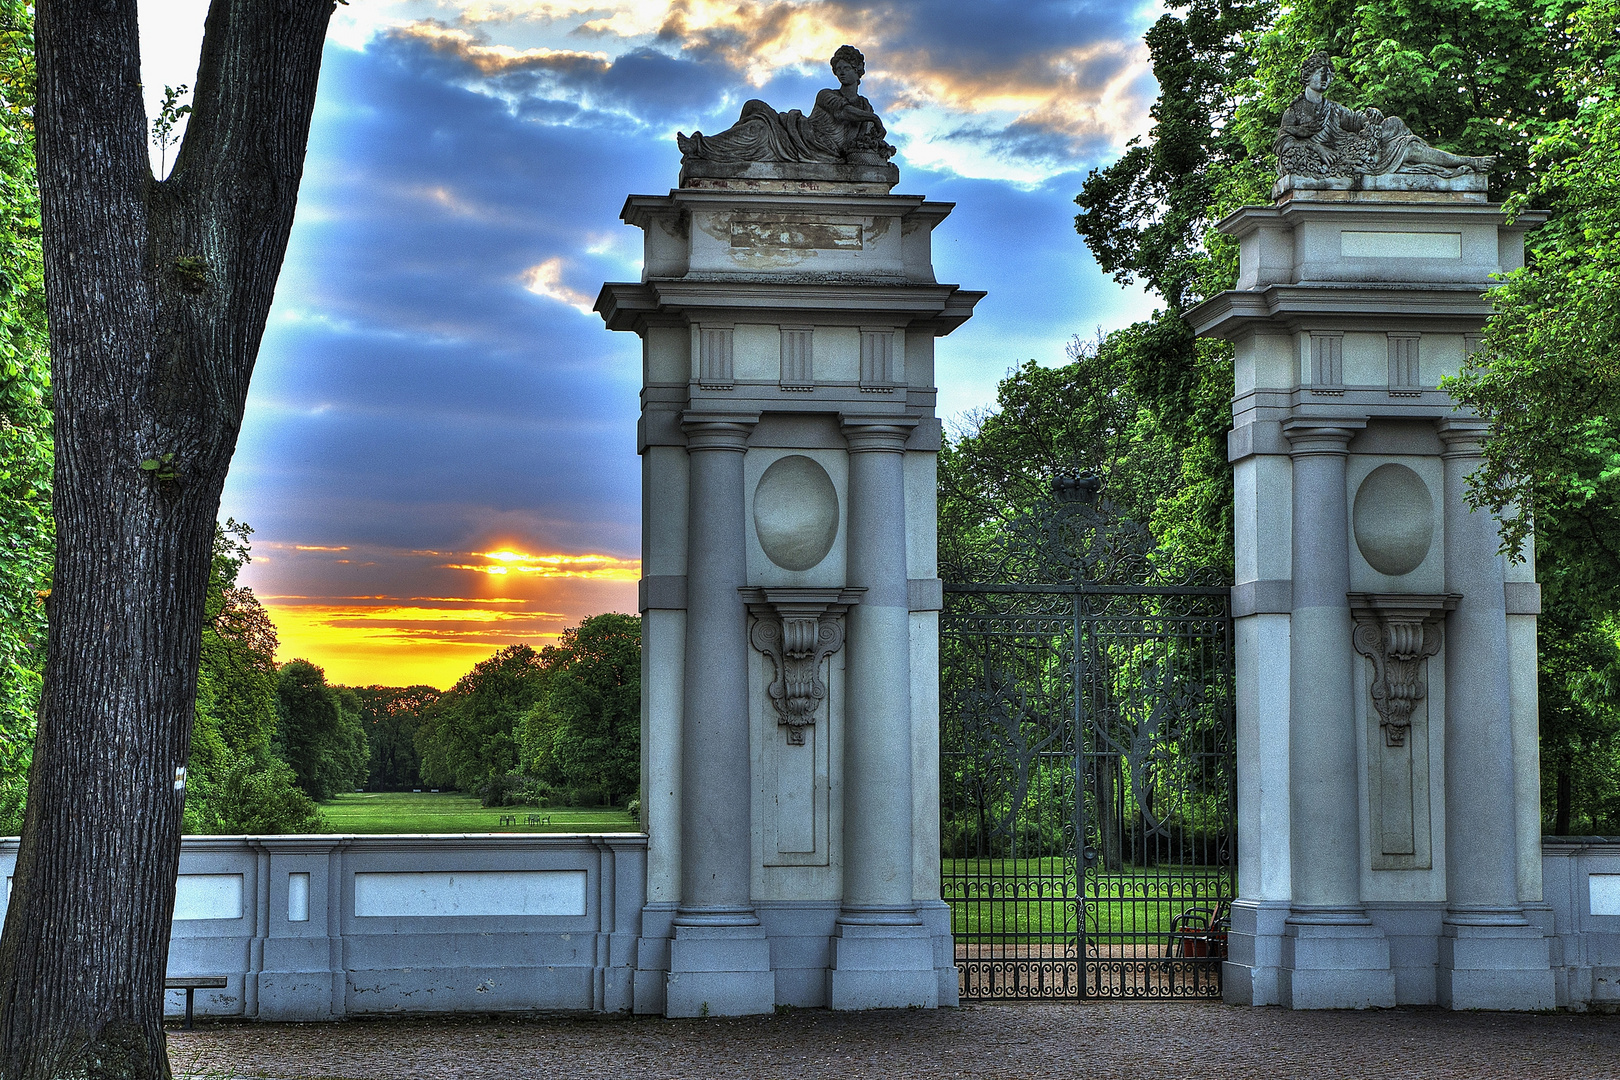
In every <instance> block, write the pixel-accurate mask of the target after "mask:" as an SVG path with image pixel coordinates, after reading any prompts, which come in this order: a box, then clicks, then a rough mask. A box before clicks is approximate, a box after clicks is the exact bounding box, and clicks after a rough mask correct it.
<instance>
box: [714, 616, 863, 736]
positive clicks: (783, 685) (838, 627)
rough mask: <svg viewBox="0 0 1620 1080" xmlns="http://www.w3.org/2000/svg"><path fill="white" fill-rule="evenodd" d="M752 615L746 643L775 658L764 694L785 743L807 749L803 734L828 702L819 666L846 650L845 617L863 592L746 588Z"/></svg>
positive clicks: (772, 658)
mask: <svg viewBox="0 0 1620 1080" xmlns="http://www.w3.org/2000/svg"><path fill="white" fill-rule="evenodd" d="M741 592H742V594H743V599H744V601H746V602H747V604H748V611H749V613H750V614H751V615H752V616H753V618H754V621H753V626H752V627H751V628H750V629H749V632H748V642H749V644H750V645H752V646H753V647H754V648H756V649H758V650H759V651H760V652H762V653H764V654H765V655H766V656H768V657H770V658H771V663H772V664H773V665H775V678H774V679H772V680H771V684H770V686H769V687H768V688H767V689H766V694H767V695H768V696H769V697H770V699H771V705H772V706H773V707H774V708H775V710H776V716H777V724H778V725H779V726H781V727H784V728H786V729H787V741H788V742H789V743H790V744H792V745H794V746H803V745H804V729H805V728H807V727H809V726H810V725H812V724H814V723H815V722H816V715H817V714H818V713H819V712H820V711H821V706H822V703H823V702H824V701H826V700H827V684H826V683H825V682H824V681H823V680H822V678H821V664H822V661H824V660H826V659H827V658H828V657H829V656H831V655H832V654H833V653H836V652H837V651H838V650H839V649H841V648H843V647H844V613H845V612H846V611H848V610H849V608H850V606H851V605H852V604H855V603H857V602H858V601H859V599H860V594H861V593H862V592H865V590H864V589H802V588H799V589H787V588H784V589H743V590H741Z"/></svg>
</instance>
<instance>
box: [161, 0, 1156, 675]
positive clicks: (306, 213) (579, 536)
mask: <svg viewBox="0 0 1620 1080" xmlns="http://www.w3.org/2000/svg"><path fill="white" fill-rule="evenodd" d="M141 8H142V19H143V34H142V49H143V61H144V63H143V72H144V74H143V79H144V82H145V85H146V91H147V97H148V100H149V102H155V101H156V100H157V98H158V97H159V96H160V95H161V93H162V87H163V86H164V85H165V84H177V83H183V82H190V81H191V78H192V77H193V74H194V72H195V66H196V48H197V41H198V40H199V36H200V32H201V19H202V14H203V12H204V11H205V10H206V3H199V2H197V0H169V2H167V3H152V2H144V3H142V5H141ZM1158 14H1159V10H1158V8H1157V7H1156V6H1154V5H1153V4H1147V5H1142V4H1136V3H1113V2H1107V0H1070V2H1063V3H1058V2H1050V0H1024V2H1005V0H978V2H967V0H937V2H913V3H902V2H897V0H896V2H890V3H856V2H845V0H601V2H592V0H454V2H452V0H404V2H398V0H396V2H382V0H353V3H352V4H351V5H350V6H347V7H340V8H339V9H338V13H337V15H336V16H335V17H334V22H333V31H332V35H331V38H330V40H329V43H328V46H327V49H326V57H325V63H324V67H323V70H322V73H321V86H320V95H319V98H318V101H317V105H316V111H315V121H314V128H313V132H312V136H311V143H310V150H309V157H308V161H307V164H306V171H305V176H304V185H303V190H302V193H301V195H300V201H299V210H298V216H297V219H296V222H295V224H294V227H293V234H292V241H291V245H290V247H289V250H288V253H287V260H286V264H285V266H284V268H283V270H282V274H281V281H280V286H279V288H278V290H277V294H276V302H275V305H274V307H273V309H272V311H271V315H270V321H269V326H268V328H267V332H266V335H265V339H264V346H263V349H262V351H261V353H260V356H259V362H258V368H257V372H256V374H255V376H254V381H253V389H252V392H251V394H250V396H249V400H248V410H247V417H246V421H245V424H244V428H243V432H242V437H241V441H240V444H239V446H238V449H237V455H236V459H235V463H234V465H233V467H232V471H231V476H230V480H229V482H228V483H227V486H226V491H225V499H224V506H223V507H222V509H221V516H222V517H224V516H226V515H230V516H234V517H236V518H238V519H240V520H246V521H247V522H249V523H251V524H252V526H253V527H254V529H255V530H256V535H255V538H254V539H255V548H254V550H255V561H254V563H253V565H252V566H250V567H249V568H248V570H247V572H246V574H245V580H246V582H247V583H248V584H250V585H252V586H253V588H254V589H255V591H256V592H257V593H258V594H259V596H260V597H261V599H263V600H264V601H265V603H266V605H267V606H268V607H269V608H270V609H271V612H272V615H273V616H274V618H275V620H276V623H277V625H278V628H279V629H280V631H281V638H282V650H281V658H282V659H284V660H285V659H290V658H292V657H293V656H305V657H307V658H309V659H311V660H313V661H315V662H316V663H319V664H323V665H324V666H326V668H327V669H328V674H329V676H330V677H332V678H333V679H334V680H335V681H342V682H350V683H368V682H378V681H381V682H393V683H404V682H427V683H432V684H435V685H441V686H442V685H447V684H448V683H449V682H450V681H453V679H454V678H455V677H456V675H458V674H459V673H461V672H463V671H465V670H466V669H467V668H469V667H470V666H471V665H472V663H474V662H475V661H476V660H478V659H481V658H482V657H483V656H485V655H488V653H490V652H491V651H493V650H494V649H495V648H498V647H500V646H501V645H504V644H508V643H511V642H514V641H527V642H529V643H531V644H534V645H536V646H539V645H542V644H545V643H547V642H549V641H551V640H553V639H554V636H555V635H556V634H557V633H558V632H560V630H561V629H562V628H563V627H564V626H566V625H572V624H575V623H577V622H578V621H579V619H580V618H581V617H582V616H584V615H588V614H592V613H594V612H597V611H605V610H634V604H635V599H634V596H635V586H634V582H635V578H636V577H637V576H638V573H639V570H638V562H637V560H638V559H639V550H638V542H639V529H640V526H639V491H638V487H639V479H638V478H639V464H638V461H637V459H636V456H635V417H636V409H637V390H638V388H639V345H638V343H637V341H636V340H635V338H634V337H633V336H631V335H623V334H613V333H609V332H608V331H607V330H605V329H604V328H603V327H602V324H601V321H600V319H599V318H598V317H597V316H595V315H594V314H592V313H591V312H590V305H591V302H592V300H594V298H595V296H596V293H597V291H598V289H599V288H600V286H601V283H602V282H603V281H606V280H634V279H636V278H637V277H638V276H639V274H640V249H639V244H640V235H641V234H640V233H639V231H638V230H635V229H632V228H630V227H628V226H625V225H623V224H622V223H621V222H620V221H619V220H618V212H619V209H620V207H621V206H622V205H623V202H624V199H625V196H626V195H628V194H631V193H658V192H663V191H666V190H668V189H669V188H670V187H671V186H673V184H674V183H675V178H676V174H677V172H678V169H679V152H678V151H677V149H676V147H675V142H674V133H675V131H676V130H678V129H679V130H685V131H691V130H692V129H694V128H701V129H702V130H705V131H715V130H719V129H722V128H724V127H726V126H728V125H729V124H730V123H731V122H732V121H733V120H734V119H735V118H736V114H737V110H738V108H739V107H740V106H741V104H742V102H743V101H744V100H746V99H748V98H754V97H758V98H763V99H765V100H766V101H768V102H770V103H771V104H772V105H773V106H774V107H776V108H778V109H789V108H802V109H805V110H806V111H808V109H809V107H810V105H811V103H812V102H813V99H814V95H815V92H816V90H817V89H819V88H820V87H822V86H825V85H828V84H829V83H830V75H829V74H828V71H827V63H826V58H827V57H828V56H830V55H831V54H832V51H833V49H835V48H836V47H837V46H838V45H841V44H844V43H845V42H850V43H853V44H855V45H857V46H859V47H860V48H862V49H863V50H864V51H865V52H866V55H867V80H866V82H865V83H864V84H863V92H864V93H865V94H866V95H867V96H868V97H869V98H870V99H871V100H872V101H873V103H874V105H875V106H876V107H877V108H878V110H879V111H880V113H881V114H882V115H883V116H884V118H885V122H886V123H887V125H888V127H889V130H890V140H891V141H892V142H894V143H895V144H896V145H897V146H898V147H899V150H900V152H899V155H898V156H897V158H896V159H895V160H896V163H897V164H898V165H899V166H900V177H901V179H900V185H899V187H898V188H897V189H896V190H897V191H899V192H905V193H915V194H922V195H926V196H928V197H929V198H932V199H939V200H948V201H954V202H955V203H956V204H957V208H956V211H955V213H954V214H953V215H952V216H951V218H950V219H949V220H948V221H947V222H946V223H945V224H944V225H942V226H941V227H940V228H939V230H938V231H937V232H936V233H935V268H936V271H937V273H938V275H939V277H940V279H941V280H943V281H954V282H959V283H961V284H962V285H963V286H964V287H966V288H971V289H987V290H989V296H988V297H986V299H985V300H984V301H983V302H982V303H980V305H979V307H978V313H977V315H976V316H975V318H974V319H973V320H972V321H971V322H969V323H968V324H967V325H966V326H965V327H963V328H962V329H961V330H959V331H957V332H956V333H955V334H954V335H952V336H951V337H949V338H946V339H943V340H942V341H941V342H940V343H939V349H938V382H939V388H940V408H941V412H942V414H944V415H945V416H946V417H947V418H949V417H950V416H951V415H954V414H960V413H962V412H963V411H965V410H969V409H972V408H975V407H979V406H983V405H985V404H987V403H988V402H990V401H991V400H992V399H993V398H994V394H995V386H996V382H997V380H998V379H999V378H1000V377H1001V376H1002V375H1004V374H1005V372H1006V371H1007V369H1008V368H1009V367H1011V366H1012V365H1014V364H1017V363H1019V362H1021V361H1023V360H1026V359H1035V360H1037V361H1039V362H1041V363H1049V364H1055V363H1061V362H1062V361H1063V345H1064V343H1065V342H1066V341H1067V340H1068V338H1069V337H1070V336H1071V335H1073V334H1076V333H1078V334H1083V335H1088V336H1089V335H1090V334H1091V333H1092V332H1093V331H1094V330H1095V329H1096V328H1097V327H1099V326H1101V327H1103V328H1105V329H1109V328H1113V327H1117V326H1121V325H1124V324H1126V323H1129V322H1131V321H1133V320H1134V319H1137V318H1141V317H1143V316H1144V315H1146V314H1147V313H1148V311H1149V310H1151V306H1152V305H1151V302H1150V301H1149V300H1148V299H1147V298H1146V297H1144V296H1143V295H1142V294H1141V293H1140V292H1137V291H1134V290H1122V289H1120V288H1119V287H1118V286H1116V285H1115V284H1114V283H1113V282H1112V281H1110V280H1109V279H1107V278H1106V277H1104V276H1103V275H1102V274H1101V273H1100V272H1099V271H1098V270H1097V268H1096V265H1095V263H1094V262H1093V261H1092V259H1091V257H1090V255H1089V253H1088V252H1087V251H1086V248H1085V245H1084V244H1083V242H1082V241H1081V240H1080V238H1079V236H1078V235H1077V234H1076V233H1075V232H1074V229H1073V225H1072V218H1073V214H1074V211H1075V207H1074V205H1073V202H1072V200H1073V198H1074V195H1075V194H1076V193H1077V192H1078V191H1079V188H1080V184H1081V182H1082V181H1083V179H1084V177H1085V175H1086V172H1087V171H1088V170H1089V169H1091V168H1092V167H1094V166H1097V165H1102V164H1107V163H1108V162H1110V161H1112V160H1113V159H1114V158H1115V157H1117V156H1118V154H1119V153H1120V152H1121V151H1122V149H1123V147H1124V144H1125V143H1126V141H1127V140H1129V139H1130V138H1131V137H1133V136H1135V135H1137V134H1139V133H1141V132H1142V131H1144V130H1145V128H1146V126H1147V123H1148V118H1147V109H1148V107H1149V106H1150V105H1151V103H1152V100H1153V96H1154V93H1155V87H1154V84H1153V81H1152V77H1151V74H1150V73H1149V71H1148V68H1147V57H1146V51H1145V49H1144V47H1143V46H1142V44H1141V34H1142V32H1143V30H1145V29H1146V27H1147V26H1148V25H1149V23H1150V22H1151V21H1152V20H1153V19H1154V18H1156V17H1157V16H1158Z"/></svg>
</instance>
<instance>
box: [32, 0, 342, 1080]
mask: <svg viewBox="0 0 1620 1080" xmlns="http://www.w3.org/2000/svg"><path fill="white" fill-rule="evenodd" d="M331 11H332V8H331V0H213V3H212V5H211V7H210V9H209V12H208V21H207V28H206V32H205V35H204V40H203V49H202V60H201V65H200V68H199V70H198V74H197V81H196V92H195V95H194V99H193V112H192V115H191V118H190V122H189V125H188V130H187V133H186V138H185V142H184V144H183V146H182V148H181V150H180V153H179V156H178V158H177V160H176V162H175V167H174V171H173V173H172V174H171V175H170V177H169V178H168V179H167V180H166V181H162V182H159V181H157V180H155V179H154V178H153V176H152V173H151V168H150V164H149V158H148V155H147V149H146V131H147V128H146V119H147V118H146V115H145V110H144V108H143V105H142V100H141V90H140V60H139V34H138V29H137V23H136V7H135V3H134V0H40V2H39V5H38V15H37V43H38V44H37V48H38V52H37V56H38V71H39V95H38V106H37V109H38V111H37V130H38V161H39V180H40V191H41V198H42V204H43V215H44V247H45V285H46V297H47V309H48V314H49V319H50V343H51V360H52V380H53V390H54V409H55V420H56V432H55V438H56V466H55V493H54V502H53V506H54V511H55V516H56V530H57V554H56V569H55V576H54V579H53V581H52V589H51V595H50V600H49V614H50V630H49V636H48V643H47V659H46V674H45V686H44V693H43V698H42V703H41V708H40V723H39V735H38V738H37V741H36V744H35V750H34V763H33V771H32V773H31V774H30V778H29V795H28V810H27V815H26V817H25V820H24V824H23V834H22V844H21V848H20V850H19V852H18V858H17V868H16V871H15V877H14V881H13V889H12V894H11V901H10V907H9V909H8V911H7V913H6V921H5V930H4V934H3V936H0V1076H3V1077H4V1078H6V1080H56V1078H59V1077H142V1078H145V1077H168V1076H169V1065H168V1057H167V1052H166V1049H165V1045H164V1037H163V1030H162V999H163V978H164V971H165V966H166V960H167V955H168V946H169V926H170V918H171V914H172V912H173V906H174V891H175V873H176V870H177V868H178V865H179V854H180V829H181V809H182V806H183V802H184V794H183V791H181V790H180V789H179V783H178V781H177V777H176V770H177V769H178V768H179V767H180V766H182V765H184V764H185V761H186V758H187V753H188V750H189V744H190V740H191V724H192V715H193V709H194V706H195V701H196V684H197V665H198V654H199V645H200V640H201V633H202V620H203V603H204V594H205V589H206V585H207V577H208V568H209V560H210V554H211V551H212V547H213V538H214V523H215V519H216V517H217V515H218V511H219V497H220V490H221V488H222V486H223V485H224V481H225V473H226V470H227V469H228V468H229V466H230V460H231V454H232V452H233V451H234V449H235V445H236V436H237V431H238V429H239V428H240V425H241V420H242V410H243V406H244V403H245V401H246V397H247V389H248V380H249V378H250V376H251V374H252V371H253V363H254V360H255V358H256V356H257V353H258V348H259V341H260V338H261V336H262V334H263V331H264V323H265V318H266V315H267V314H268V311H269V307H270V300H271V296H272V293H273V292H274V289H275V283H276V277H277V275H278V274H279V272H280V268H281V261H282V257H283V255H284V253H285V251H286V245H287V235H288V232H289V230H290V229H291V226H292V218H293V210H294V208H295V206H296V203H297V197H298V184H299V180H300V177H301V174H302V171H303V159H304V151H305V148H306V146H307V143H308V139H309V125H310V115H311V112H312V111H313V108H314V101H315V86H316V80H317V77H318V74H319V70H320V60H321V47H322V42H323V40H324V38H325V35H326V25H327V21H328V20H329V19H330V17H331Z"/></svg>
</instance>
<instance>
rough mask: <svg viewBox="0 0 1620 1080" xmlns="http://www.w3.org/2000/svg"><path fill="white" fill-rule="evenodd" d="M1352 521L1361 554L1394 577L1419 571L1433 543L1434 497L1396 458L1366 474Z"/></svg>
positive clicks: (1381, 571) (1421, 480) (1359, 490)
mask: <svg viewBox="0 0 1620 1080" xmlns="http://www.w3.org/2000/svg"><path fill="white" fill-rule="evenodd" d="M1351 521H1352V528H1353V529H1354V531H1355V535H1356V547H1358V548H1360V549H1361V555H1362V558H1364V559H1366V560H1367V562H1368V564H1369V565H1371V566H1372V568H1373V569H1374V570H1377V571H1378V572H1379V573H1380V574H1388V575H1389V576H1390V577H1400V576H1401V575H1402V574H1410V573H1411V572H1412V571H1413V570H1416V569H1417V568H1418V567H1419V566H1420V565H1422V563H1423V559H1424V557H1425V556H1427V555H1428V554H1429V546H1430V545H1431V544H1433V543H1434V499H1433V498H1431V497H1430V495H1429V486H1428V485H1427V484H1425V483H1424V482H1423V478H1422V477H1421V476H1419V475H1418V474H1417V473H1415V472H1413V471H1412V470H1411V469H1409V468H1407V467H1406V466H1405V465H1396V464H1395V463H1393V462H1391V463H1389V464H1387V465H1380V466H1378V468H1376V469H1374V470H1373V471H1372V472H1370V473H1368V474H1367V478H1366V479H1365V480H1363V481H1362V482H1361V487H1360V488H1358V489H1356V502H1355V508H1354V510H1353V511H1352V513H1351Z"/></svg>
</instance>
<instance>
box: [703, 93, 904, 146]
mask: <svg viewBox="0 0 1620 1080" xmlns="http://www.w3.org/2000/svg"><path fill="white" fill-rule="evenodd" d="M852 105H853V106H857V107H859V108H860V109H863V110H865V111H866V112H868V113H870V112H872V111H873V110H872V106H871V103H870V102H868V101H867V100H866V99H865V98H864V97H859V96H857V97H856V98H855V99H854V100H853V101H851V100H850V99H849V98H846V97H845V96H844V95H843V94H842V93H841V92H839V91H837V90H833V89H827V90H823V91H821V92H820V93H818V94H817V95H816V105H815V108H813V109H812V110H810V115H809V116H805V115H804V114H803V113H801V112H800V111H799V110H798V109H793V110H791V111H789V112H784V113H779V112H777V111H776V110H775V109H773V108H771V107H770V106H769V105H767V104H766V103H765V102H763V101H759V100H757V99H756V100H753V101H749V102H746V103H745V104H744V105H743V107H742V115H741V116H740V117H739V118H738V119H737V122H736V123H735V124H733V125H731V127H729V128H727V129H726V130H724V131H721V132H717V133H715V134H713V135H705V134H703V133H702V132H701V131H695V132H693V133H692V134H691V135H690V136H679V137H678V139H677V141H678V142H679V144H680V148H681V155H682V157H683V159H685V160H688V161H691V160H697V159H702V160H708V161H724V162H733V161H735V162H750V161H799V162H828V163H838V162H842V161H844V160H845V153H846V152H847V151H848V150H850V149H853V148H856V147H857V146H858V145H860V144H861V143H864V142H868V141H871V142H874V143H875V144H876V145H882V144H881V143H877V139H876V138H874V136H873V135H868V134H867V132H866V129H867V128H870V127H871V126H872V122H871V121H870V120H866V119H862V118H857V117H852V116H850V115H848V113H849V107H850V106H852ZM874 134H875V133H874ZM863 135H864V136H866V138H864V139H863V138H862V136H863Z"/></svg>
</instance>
